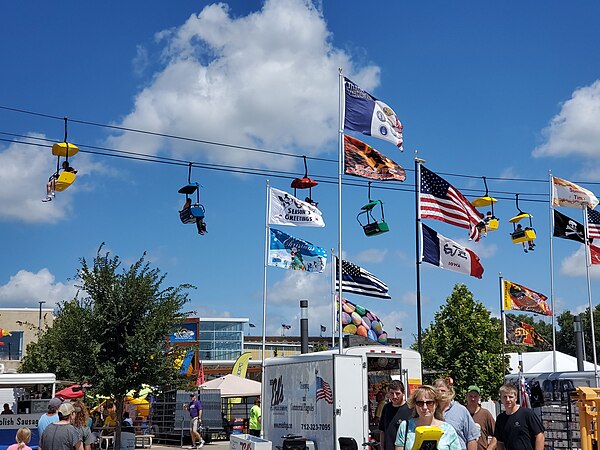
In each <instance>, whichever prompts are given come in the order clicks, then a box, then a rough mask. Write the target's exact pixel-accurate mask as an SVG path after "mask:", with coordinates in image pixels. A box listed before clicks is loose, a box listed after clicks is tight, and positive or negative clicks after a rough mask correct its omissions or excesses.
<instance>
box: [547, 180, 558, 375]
mask: <svg viewBox="0 0 600 450" xmlns="http://www.w3.org/2000/svg"><path fill="white" fill-rule="evenodd" d="M548 177H549V178H550V179H549V185H550V210H549V211H550V214H549V215H550V233H548V236H549V238H550V308H552V371H553V372H556V371H557V369H556V324H555V322H556V312H555V310H554V251H553V246H552V235H553V234H554V205H553V201H552V200H553V197H554V190H553V189H552V186H553V180H552V171H551V170H549V171H548Z"/></svg>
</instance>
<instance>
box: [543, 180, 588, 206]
mask: <svg viewBox="0 0 600 450" xmlns="http://www.w3.org/2000/svg"><path fill="white" fill-rule="evenodd" d="M552 206H567V207H569V208H581V207H582V206H588V207H590V208H592V209H594V208H595V207H596V206H598V199H597V198H596V196H595V195H594V193H593V192H592V191H588V190H587V189H585V188H582V187H581V186H579V185H577V184H575V183H571V182H570V181H567V180H563V179H562V178H557V177H552Z"/></svg>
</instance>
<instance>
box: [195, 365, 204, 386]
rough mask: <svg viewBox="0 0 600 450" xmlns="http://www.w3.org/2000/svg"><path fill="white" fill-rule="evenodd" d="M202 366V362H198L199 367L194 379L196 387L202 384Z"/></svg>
mask: <svg viewBox="0 0 600 450" xmlns="http://www.w3.org/2000/svg"><path fill="white" fill-rule="evenodd" d="M204 381H205V379H204V366H203V365H202V361H200V367H199V368H198V376H197V377H196V387H198V386H202V385H203V384H204Z"/></svg>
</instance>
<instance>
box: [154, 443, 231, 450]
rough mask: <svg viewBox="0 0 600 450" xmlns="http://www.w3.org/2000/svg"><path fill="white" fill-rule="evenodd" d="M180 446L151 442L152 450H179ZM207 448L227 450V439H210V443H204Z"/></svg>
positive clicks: (210, 449)
mask: <svg viewBox="0 0 600 450" xmlns="http://www.w3.org/2000/svg"><path fill="white" fill-rule="evenodd" d="M181 448H182V447H179V446H176V445H164V444H152V450H176V449H177V450H181ZM204 448H205V449H207V450H229V441H212V442H211V443H210V444H205V445H204ZM183 449H185V450H188V449H189V446H184V447H183Z"/></svg>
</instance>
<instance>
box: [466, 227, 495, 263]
mask: <svg viewBox="0 0 600 450" xmlns="http://www.w3.org/2000/svg"><path fill="white" fill-rule="evenodd" d="M496 232H498V231H496ZM490 233H494V232H493V231H492V232H490ZM490 235H491V234H490ZM456 242H458V243H459V244H460V245H462V246H464V247H467V248H468V249H469V250H473V251H474V252H475V254H476V255H477V256H479V258H482V259H483V258H491V257H492V256H494V255H495V254H496V252H497V251H498V246H497V245H496V244H492V243H489V244H488V243H487V242H486V239H485V238H481V240H480V241H479V242H473V241H469V240H468V239H464V238H460V239H456Z"/></svg>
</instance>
